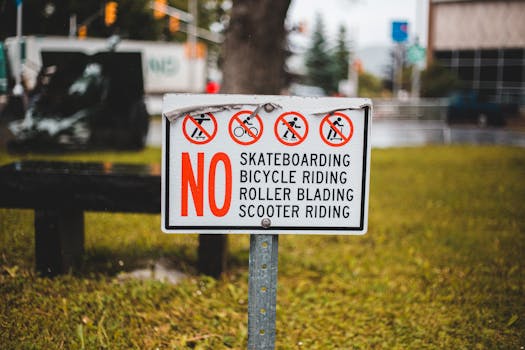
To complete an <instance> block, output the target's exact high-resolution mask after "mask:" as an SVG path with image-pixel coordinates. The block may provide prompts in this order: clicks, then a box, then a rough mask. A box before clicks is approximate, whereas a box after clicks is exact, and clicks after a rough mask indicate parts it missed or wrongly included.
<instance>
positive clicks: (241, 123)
mask: <svg viewBox="0 0 525 350" xmlns="http://www.w3.org/2000/svg"><path fill="white" fill-rule="evenodd" d="M228 131H229V133H230V137H231V138H232V140H233V141H235V142H236V143H238V144H240V145H245V146H246V145H251V144H253V143H255V142H257V141H258V140H259V139H260V138H261V136H262V132H263V121H262V119H261V117H260V116H259V115H258V114H256V115H255V116H254V115H253V112H252V111H240V112H237V113H236V114H234V115H233V117H232V118H231V119H230V124H229V126H228Z"/></svg>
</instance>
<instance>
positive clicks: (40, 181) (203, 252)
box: [0, 161, 227, 277]
mask: <svg viewBox="0 0 525 350" xmlns="http://www.w3.org/2000/svg"><path fill="white" fill-rule="evenodd" d="M160 191H161V187H160V167H159V166H157V165H136V164H116V163H75V162H47V161H20V162H15V163H11V164H8V165H5V166H2V167H0V208H25V209H34V210H35V261H36V266H35V268H36V271H37V272H38V273H39V274H41V275H43V276H55V275H58V274H63V273H68V272H70V271H72V270H76V269H77V268H78V267H79V264H80V262H81V261H82V254H83V253H84V211H103V212H124V213H159V212H160V197H161V196H160ZM159 227H160V222H159ZM159 230H160V229H159ZM159 234H162V233H160V232H159ZM226 242H227V240H226V236H225V235H200V236H199V251H198V270H199V272H201V273H204V274H207V275H211V276H214V277H218V276H219V275H220V274H221V273H222V271H223V270H224V269H225V263H226V255H227V253H226V250H227V244H226Z"/></svg>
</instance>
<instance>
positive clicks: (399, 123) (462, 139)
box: [147, 119, 525, 148]
mask: <svg viewBox="0 0 525 350" xmlns="http://www.w3.org/2000/svg"><path fill="white" fill-rule="evenodd" d="M161 125H162V123H161V121H160V119H154V120H152V122H151V123H150V129H149V133H148V138H147V144H148V145H149V146H153V147H160V146H161V145H162V130H161ZM429 144H436V145H445V144H470V145H507V146H517V147H525V131H516V130H512V129H507V128H490V127H478V126H470V125H460V126H449V125H447V124H446V123H445V122H443V121H439V120H378V121H374V122H373V124H372V147H374V148H385V147H406V146H423V145H429Z"/></svg>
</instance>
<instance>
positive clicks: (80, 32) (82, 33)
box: [78, 25, 87, 39]
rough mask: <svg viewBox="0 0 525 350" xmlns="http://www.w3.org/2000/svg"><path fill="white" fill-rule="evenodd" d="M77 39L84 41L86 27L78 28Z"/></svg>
mask: <svg viewBox="0 0 525 350" xmlns="http://www.w3.org/2000/svg"><path fill="white" fill-rule="evenodd" d="M78 37H79V39H85V38H86V37H87V26H85V25H84V26H80V27H78Z"/></svg>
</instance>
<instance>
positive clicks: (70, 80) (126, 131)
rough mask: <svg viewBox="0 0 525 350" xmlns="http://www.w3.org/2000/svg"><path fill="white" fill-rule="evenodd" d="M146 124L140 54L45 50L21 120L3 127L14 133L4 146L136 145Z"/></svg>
mask: <svg viewBox="0 0 525 350" xmlns="http://www.w3.org/2000/svg"><path fill="white" fill-rule="evenodd" d="M20 117H22V115H21V116H20ZM148 126H149V115H148V113H147V111H146V106H145V104H144V84H143V78H142V60H141V54H140V53H138V52H118V53H117V52H99V53H97V54H94V55H92V56H89V55H86V54H84V53H80V52H49V51H48V52H42V69H41V71H40V73H39V76H38V79H37V85H36V87H35V89H34V90H32V91H31V92H30V93H29V96H28V108H27V110H26V112H25V115H24V116H23V119H21V120H15V121H13V122H11V123H10V124H9V126H8V127H9V129H10V131H11V132H12V133H13V135H14V136H15V139H14V140H13V141H12V142H10V143H9V145H8V146H9V149H10V150H13V151H34V150H38V151H45V150H55V149H60V150H62V149H86V148H116V149H141V148H143V147H144V145H145V141H146V135H147V132H148Z"/></svg>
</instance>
